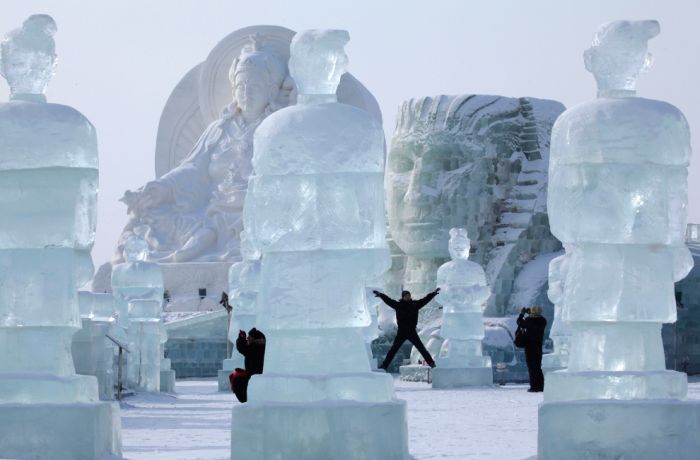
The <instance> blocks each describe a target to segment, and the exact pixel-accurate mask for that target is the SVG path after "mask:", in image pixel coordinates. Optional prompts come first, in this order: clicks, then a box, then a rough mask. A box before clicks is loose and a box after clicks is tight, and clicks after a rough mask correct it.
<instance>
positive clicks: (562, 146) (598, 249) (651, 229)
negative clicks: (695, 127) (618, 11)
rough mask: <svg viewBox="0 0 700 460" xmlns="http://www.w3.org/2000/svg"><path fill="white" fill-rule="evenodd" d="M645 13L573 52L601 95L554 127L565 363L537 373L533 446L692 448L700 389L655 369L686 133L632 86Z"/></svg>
mask: <svg viewBox="0 0 700 460" xmlns="http://www.w3.org/2000/svg"><path fill="white" fill-rule="evenodd" d="M658 33H659V23H658V22H656V21H616V22H612V23H610V24H606V25H604V26H602V27H601V28H600V29H599V30H598V32H597V33H596V35H595V38H594V40H593V46H592V47H591V48H590V49H588V50H587V51H586V53H585V54H584V58H585V63H586V68H587V69H588V70H589V71H591V72H592V73H593V74H594V76H595V78H596V81H597V83H598V98H597V99H595V100H593V101H591V102H586V103H584V104H581V105H579V106H576V107H574V108H572V109H569V110H567V111H566V112H564V113H563V114H562V115H561V116H560V117H559V119H558V120H557V121H556V123H555V125H554V128H553V131H552V143H551V157H550V163H549V167H550V170H549V190H548V193H547V197H548V203H547V206H548V210H549V218H550V223H551V228H552V233H553V234H554V235H555V236H556V237H557V238H559V239H560V240H561V241H562V242H563V243H564V245H565V247H566V250H567V255H566V257H567V258H569V260H567V261H566V267H565V270H564V279H563V281H562V282H563V291H562V293H561V299H560V300H561V302H560V305H562V306H563V308H562V312H561V314H562V319H563V320H564V321H567V322H568V323H569V326H570V328H571V339H570V340H571V342H570V354H569V362H568V368H567V369H566V370H559V371H554V372H549V373H548V374H547V375H546V382H545V390H544V403H543V404H542V405H541V406H540V409H539V432H538V436H539V439H538V457H537V458H538V459H539V460H550V459H556V460H568V459H572V460H573V459H581V458H599V459H613V458H615V459H617V458H625V459H627V458H630V459H635V460H644V459H649V460H651V459H661V458H668V459H671V458H673V459H676V460H690V459H696V458H698V452H700V436H698V433H699V432H700V402H698V401H686V400H685V397H686V391H687V378H686V375H685V374H683V373H679V372H674V371H670V370H666V368H665V362H664V349H663V344H662V341H661V325H662V324H663V323H672V322H674V321H676V302H675V298H674V282H675V281H678V280H680V279H682V278H684V277H685V276H686V275H687V274H688V272H689V271H690V269H691V267H692V266H693V260H692V258H691V256H690V252H689V250H688V248H687V247H686V246H685V241H684V236H685V229H686V207H687V174H688V163H689V161H690V156H691V149H690V132H689V129H688V123H687V122H686V120H685V117H684V116H683V114H682V113H681V112H680V111H679V110H678V109H677V108H675V107H674V106H672V105H670V104H668V103H665V102H661V101H655V100H650V99H643V98H639V97H636V96H635V85H636V80H637V77H638V75H639V73H640V72H641V71H642V70H645V69H646V68H647V67H648V66H649V64H650V63H651V58H650V55H649V53H648V52H647V41H648V40H649V39H651V38H653V37H654V36H656V35H657V34H658Z"/></svg>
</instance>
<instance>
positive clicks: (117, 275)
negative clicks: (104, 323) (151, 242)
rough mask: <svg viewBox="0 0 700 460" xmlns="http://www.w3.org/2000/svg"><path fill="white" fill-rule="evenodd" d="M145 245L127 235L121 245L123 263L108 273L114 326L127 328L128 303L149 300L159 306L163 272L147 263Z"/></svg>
mask: <svg viewBox="0 0 700 460" xmlns="http://www.w3.org/2000/svg"><path fill="white" fill-rule="evenodd" d="M147 256H148V243H146V240H144V239H143V238H142V237H140V236H135V235H134V236H130V237H129V238H128V239H127V240H126V242H125V244H124V257H125V259H126V262H124V263H122V264H118V265H116V266H115V267H114V269H113V270H112V291H113V293H114V299H115V302H116V304H117V315H118V318H117V324H118V325H119V326H120V327H122V328H128V327H129V315H130V312H129V301H131V300H134V299H140V300H153V301H156V302H159V303H160V304H161V305H162V302H163V291H164V288H163V273H162V271H161V269H160V267H159V266H158V264H156V263H153V262H147V261H146V258H147Z"/></svg>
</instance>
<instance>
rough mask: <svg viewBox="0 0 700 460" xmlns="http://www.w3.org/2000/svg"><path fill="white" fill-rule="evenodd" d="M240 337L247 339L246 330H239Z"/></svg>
mask: <svg viewBox="0 0 700 460" xmlns="http://www.w3.org/2000/svg"><path fill="white" fill-rule="evenodd" d="M238 338H239V339H245V331H240V330H239V331H238Z"/></svg>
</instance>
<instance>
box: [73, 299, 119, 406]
mask: <svg viewBox="0 0 700 460" xmlns="http://www.w3.org/2000/svg"><path fill="white" fill-rule="evenodd" d="M78 304H79V306H80V320H81V322H82V328H81V329H80V330H79V331H78V332H76V333H75V335H73V343H72V346H71V349H72V352H73V363H74V364H75V371H76V372H77V373H78V374H83V375H94V376H95V377H97V384H98V386H99V394H100V399H101V400H103V401H110V400H112V399H114V384H115V381H114V343H113V342H112V341H111V340H110V339H108V338H107V334H109V333H111V332H112V326H113V325H114V323H115V310H114V297H112V294H96V293H93V292H87V291H79V292H78Z"/></svg>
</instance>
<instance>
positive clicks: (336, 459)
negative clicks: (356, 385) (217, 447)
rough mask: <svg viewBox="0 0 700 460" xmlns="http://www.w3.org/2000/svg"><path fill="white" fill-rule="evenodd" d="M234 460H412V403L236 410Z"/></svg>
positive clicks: (243, 406)
mask: <svg viewBox="0 0 700 460" xmlns="http://www.w3.org/2000/svg"><path fill="white" fill-rule="evenodd" d="M231 458H235V459H236V460H259V459H261V458H278V459H295V460H316V459H333V460H367V459H382V460H408V459H409V458H410V457H409V456H408V429H407V425H406V402H405V401H400V400H391V401H388V402H382V403H360V402H355V401H333V402H318V403H312V404H307V403H304V404H295V403H270V402H260V403H254V402H248V403H246V404H241V405H238V406H235V407H234V408H233V417H232V421H231Z"/></svg>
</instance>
